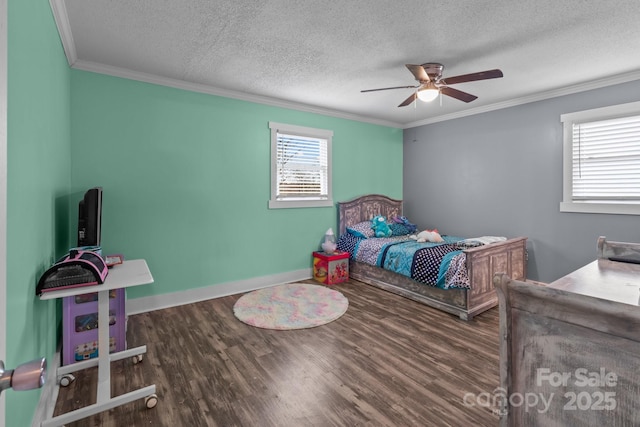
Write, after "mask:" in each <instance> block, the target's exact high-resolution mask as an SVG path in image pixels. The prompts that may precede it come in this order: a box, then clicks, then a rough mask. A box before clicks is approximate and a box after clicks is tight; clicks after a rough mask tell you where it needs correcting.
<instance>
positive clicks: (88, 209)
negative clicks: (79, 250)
mask: <svg viewBox="0 0 640 427" xmlns="http://www.w3.org/2000/svg"><path fill="white" fill-rule="evenodd" d="M101 232H102V187H94V188H91V189H89V190H87V192H86V193H84V197H83V199H82V200H80V203H79V204H78V246H100V234H101Z"/></svg>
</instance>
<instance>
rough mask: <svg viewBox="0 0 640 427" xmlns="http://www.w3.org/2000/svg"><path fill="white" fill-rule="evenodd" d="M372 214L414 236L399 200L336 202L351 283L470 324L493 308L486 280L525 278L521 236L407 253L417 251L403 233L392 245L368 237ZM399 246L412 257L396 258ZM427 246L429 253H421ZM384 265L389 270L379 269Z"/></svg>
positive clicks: (492, 292) (371, 197) (492, 294)
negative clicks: (505, 276)
mask: <svg viewBox="0 0 640 427" xmlns="http://www.w3.org/2000/svg"><path fill="white" fill-rule="evenodd" d="M377 215H382V216H384V217H386V218H387V222H388V224H391V223H392V222H396V223H398V224H404V225H405V226H407V227H412V229H411V233H412V234H415V233H417V232H418V230H417V228H416V227H415V225H414V224H411V222H410V221H409V220H408V219H407V218H406V217H405V216H403V211H402V200H397V199H392V198H390V197H388V196H385V195H382V194H367V195H364V196H360V197H356V198H355V199H352V200H348V201H345V202H338V218H339V220H338V231H339V236H340V245H341V247H340V249H341V250H343V251H347V252H349V254H350V255H351V257H350V259H349V277H350V279H353V280H354V282H361V283H364V284H366V285H370V286H375V287H377V288H380V289H383V290H385V291H388V292H391V293H394V294H396V295H400V296H403V297H406V298H409V299H411V300H414V301H417V302H420V303H422V304H427V305H429V306H431V307H434V308H436V309H438V310H442V311H445V312H447V313H451V314H455V315H457V316H459V317H460V319H463V320H471V319H472V318H473V317H474V316H476V315H478V314H480V313H482V312H484V311H486V310H488V309H490V308H491V307H495V306H496V305H497V304H498V297H497V295H496V291H495V288H494V287H493V282H492V280H491V279H492V277H493V275H494V274H496V273H505V272H506V273H507V274H508V275H509V276H510V277H512V278H517V279H518V280H525V279H526V243H527V238H526V237H515V238H510V239H506V238H504V237H494V236H481V237H475V238H471V239H464V240H459V241H445V242H442V244H441V245H440V246H436V245H433V244H428V243H427V244H424V245H423V246H422V247H420V249H416V250H414V251H412V250H411V247H412V246H413V247H414V248H418V246H417V245H416V243H417V242H415V241H412V240H411V239H410V237H409V236H408V235H406V234H402V236H397V237H395V240H387V238H385V239H382V238H377V237H373V236H372V235H370V232H369V228H370V227H371V219H372V218H374V217H375V216H377ZM354 226H357V227H354ZM390 227H391V228H392V231H393V235H396V234H397V233H396V232H395V230H393V227H392V226H390ZM356 229H359V230H360V234H364V235H365V236H366V237H367V238H366V239H364V240H370V241H371V242H369V243H366V244H365V243H363V237H362V236H360V238H358V236H356V235H354V233H356ZM398 233H405V231H399V232H398ZM416 237H417V236H416ZM447 245H449V246H447ZM452 245H454V246H455V249H454V246H452ZM403 246H405V247H406V251H407V252H409V253H410V254H411V253H412V254H413V255H409V256H408V257H405V256H400V255H399V253H402V252H405V250H404V249H403ZM429 246H431V248H430V249H431V250H430V251H427V250H421V249H423V248H427V247H429ZM436 248H438V249H436ZM414 258H415V260H417V262H414ZM423 258H429V259H430V261H429V259H423ZM358 259H362V260H365V261H360V260H358ZM420 264H429V265H431V268H430V269H426V270H425V269H423V268H422V267H420V268H419V265H420ZM385 266H386V267H389V268H391V270H388V269H386V268H383V267H385ZM436 266H437V268H436ZM396 271H402V272H403V274H401V273H396ZM413 277H415V279H414V278H413ZM425 283H428V285H427V284H425Z"/></svg>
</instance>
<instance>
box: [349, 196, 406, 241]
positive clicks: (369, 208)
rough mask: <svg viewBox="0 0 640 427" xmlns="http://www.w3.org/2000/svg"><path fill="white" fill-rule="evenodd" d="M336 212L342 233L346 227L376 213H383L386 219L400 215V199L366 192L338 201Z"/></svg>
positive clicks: (367, 218) (369, 217) (366, 219)
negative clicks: (344, 200)
mask: <svg viewBox="0 0 640 427" xmlns="http://www.w3.org/2000/svg"><path fill="white" fill-rule="evenodd" d="M338 213H339V217H338V223H339V224H338V228H339V230H340V235H342V234H343V233H344V232H346V231H347V227H350V226H352V225H355V224H357V223H359V222H362V221H368V220H370V219H371V218H373V217H374V216H376V215H383V216H385V217H387V219H389V218H391V217H393V216H396V215H402V200H396V199H392V198H390V197H387V196H383V195H382V194H367V195H365V196H361V197H357V198H355V199H352V200H349V201H346V202H338Z"/></svg>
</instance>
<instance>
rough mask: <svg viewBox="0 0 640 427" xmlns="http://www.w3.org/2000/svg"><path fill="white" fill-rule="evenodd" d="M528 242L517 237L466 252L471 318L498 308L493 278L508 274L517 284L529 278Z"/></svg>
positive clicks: (469, 313)
mask: <svg viewBox="0 0 640 427" xmlns="http://www.w3.org/2000/svg"><path fill="white" fill-rule="evenodd" d="M526 246H527V238H526V237H516V238H514V239H509V240H506V241H504V242H498V243H493V244H491V245H486V246H479V247H477V248H471V249H467V250H465V251H464V252H465V254H466V256H467V272H468V274H469V280H470V282H471V289H470V291H469V292H468V293H467V308H468V315H469V316H470V317H472V316H474V315H475V314H477V313H482V312H483V311H485V310H488V309H489V308H491V307H495V306H496V305H498V296H497V294H496V290H495V287H494V286H493V276H494V275H495V274H496V273H505V274H507V275H509V277H513V278H514V279H515V280H526V278H527V249H526Z"/></svg>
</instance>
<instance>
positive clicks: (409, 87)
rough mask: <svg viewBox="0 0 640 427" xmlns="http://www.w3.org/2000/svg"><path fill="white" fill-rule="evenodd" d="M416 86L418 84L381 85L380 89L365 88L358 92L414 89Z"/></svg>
mask: <svg viewBox="0 0 640 427" xmlns="http://www.w3.org/2000/svg"><path fill="white" fill-rule="evenodd" d="M417 87H420V86H394V87H383V88H380V89H365V90H361V91H360V92H375V91H378V90H389V89H415V88H417Z"/></svg>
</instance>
